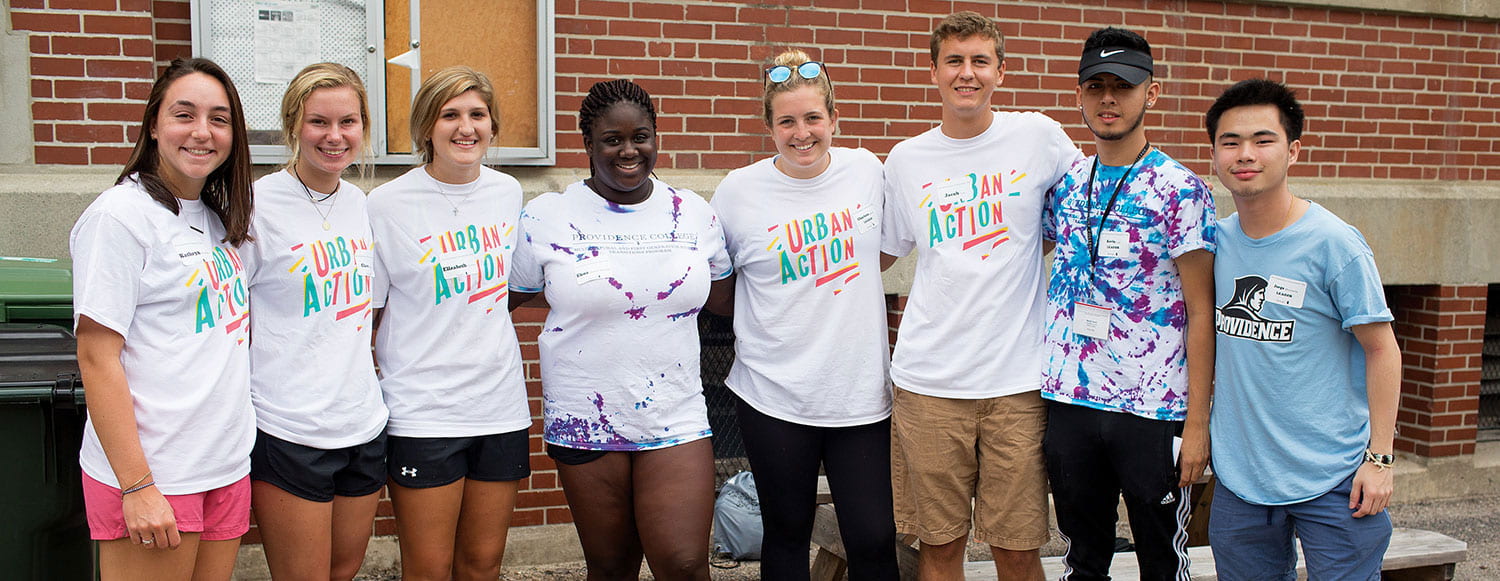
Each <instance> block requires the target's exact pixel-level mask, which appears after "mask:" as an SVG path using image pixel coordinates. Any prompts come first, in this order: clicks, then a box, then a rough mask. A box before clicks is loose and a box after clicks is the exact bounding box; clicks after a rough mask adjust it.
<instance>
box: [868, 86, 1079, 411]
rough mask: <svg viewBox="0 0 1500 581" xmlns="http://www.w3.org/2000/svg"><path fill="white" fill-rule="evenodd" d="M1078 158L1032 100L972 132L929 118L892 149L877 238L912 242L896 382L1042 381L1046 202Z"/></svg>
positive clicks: (911, 385)
mask: <svg viewBox="0 0 1500 581" xmlns="http://www.w3.org/2000/svg"><path fill="white" fill-rule="evenodd" d="M1081 158H1082V154H1081V153H1080V152H1079V151H1078V148H1076V147H1074V146H1073V142H1072V141H1070V140H1069V139H1068V136H1067V134H1066V133H1063V131H1062V127H1061V126H1059V125H1058V124H1057V122H1056V121H1053V120H1052V119H1050V118H1048V117H1047V116H1046V115H1042V114H1041V113H1035V112H1025V113H1016V112H996V113H995V119H994V121H993V122H992V123H991V124H990V127H989V129H986V130H985V132H984V133H981V134H980V135H978V136H976V137H971V138H968V139H953V138H951V137H948V136H945V135H943V132H942V128H941V127H934V128H932V129H931V130H929V131H927V132H925V133H923V134H921V135H918V136H916V137H913V138H911V139H907V140H905V141H902V142H901V143H898V144H896V146H895V147H894V148H892V149H891V154H890V156H889V157H887V158H886V162H885V187H886V195H885V201H886V203H885V216H886V219H885V228H884V229H883V230H882V233H881V250H883V251H884V252H886V253H887V254H891V255H894V256H905V255H906V254H907V253H909V252H911V251H912V249H913V248H915V249H916V250H917V271H916V278H915V279H914V280H913V281H912V287H911V296H910V297H909V298H908V299H907V303H906V310H905V313H904V314H903V315H902V317H901V328H900V331H899V332H898V334H897V337H896V352H895V354H894V355H893V356H892V359H891V380H892V381H894V382H895V384H896V385H897V386H898V387H900V388H902V389H905V390H908V391H912V392H916V393H920V394H923V395H929V396H934V397H947V398H956V399H982V398H990V397H999V396H1004V395H1011V394H1016V393H1022V392H1026V391H1030V390H1034V389H1038V388H1039V387H1040V385H1041V377H1042V356H1043V351H1042V316H1043V312H1042V311H1043V308H1044V307H1046V305H1047V294H1046V291H1047V289H1046V284H1045V283H1046V281H1045V278H1044V277H1043V271H1042V233H1041V226H1042V206H1043V204H1044V203H1045V200H1046V194H1047V190H1048V188H1051V187H1052V185H1053V184H1055V183H1057V180H1058V179H1060V178H1062V176H1063V175H1064V174H1066V173H1067V171H1068V168H1069V167H1071V166H1072V165H1073V162H1074V161H1076V160H1078V159H1081Z"/></svg>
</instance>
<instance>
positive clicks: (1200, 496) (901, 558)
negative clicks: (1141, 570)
mask: <svg viewBox="0 0 1500 581" xmlns="http://www.w3.org/2000/svg"><path fill="white" fill-rule="evenodd" d="M1212 478H1213V476H1212V472H1206V473H1204V475H1203V477H1202V478H1200V479H1199V480H1198V481H1197V482H1196V483H1194V485H1193V488H1192V491H1191V495H1190V497H1189V499H1190V501H1191V502H1192V505H1193V508H1192V514H1193V515H1198V514H1202V515H1205V516H1206V515H1207V514H1208V507H1209V505H1210V504H1211V503H1212V502H1213V480H1212ZM817 498H818V500H817V502H818V511H817V513H816V514H817V516H816V518H815V519H814V521H813V535H812V543H813V546H816V547H818V553H817V556H815V557H814V558H813V568H812V581H839V580H841V579H843V578H844V576H845V574H846V573H847V572H848V568H849V567H848V562H847V560H848V557H847V553H845V551H844V542H843V539H842V537H840V536H839V523H838V518H837V516H836V514H835V513H834V510H833V505H832V504H830V503H832V502H833V494H832V493H831V492H830V491H829V488H828V478H827V477H826V476H818V494H817ZM1200 511H1201V512H1200ZM1187 530H1188V546H1190V547H1196V546H1199V545H1207V544H1208V519H1207V518H1191V519H1190V520H1189V521H1188V528H1187ZM916 544H917V539H916V538H914V537H912V536H911V535H898V536H897V537H896V563H897V565H898V566H899V567H900V569H901V578H902V579H916V578H917V548H916V547H915V546H914V545H916ZM1205 548H1206V547H1205ZM1191 555H1192V553H1191V552H1190V553H1189V556H1191ZM1130 561H1131V563H1132V564H1133V563H1134V562H1135V559H1134V558H1132V559H1130ZM1115 562H1116V563H1118V562H1119V559H1118V558H1117V559H1116V560H1115ZM984 564H985V565H987V566H989V567H990V577H989V578H994V575H995V570H994V566H993V565H991V564H990V563H989V562H984ZM1212 569H1213V567H1212V566H1210V567H1209V570H1212ZM1133 570H1134V569H1132V571H1133ZM1048 571H1049V572H1048V576H1049V577H1051V578H1056V577H1059V576H1061V574H1062V569H1061V568H1060V566H1059V568H1058V569H1057V571H1056V573H1055V574H1054V573H1053V572H1052V571H1051V570H1050V569H1049V570H1048ZM1137 577H1139V576H1138V575H1134V574H1132V575H1131V576H1129V577H1119V578H1120V579H1132V578H1137Z"/></svg>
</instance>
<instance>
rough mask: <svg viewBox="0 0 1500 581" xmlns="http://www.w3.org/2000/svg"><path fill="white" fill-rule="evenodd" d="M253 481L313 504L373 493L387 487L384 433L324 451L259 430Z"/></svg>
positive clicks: (252, 456)
mask: <svg viewBox="0 0 1500 581" xmlns="http://www.w3.org/2000/svg"><path fill="white" fill-rule="evenodd" d="M250 479H251V480H260V481H264V482H269V483H271V484H274V485H276V487H277V488H280V489H282V490H285V491H287V492H290V493H292V494H293V495H296V496H297V497H299V498H305V499H307V500H311V501H314V502H331V501H332V500H333V497H335V496H365V495H367V494H373V493H375V492H377V491H379V490H380V487H382V486H385V432H381V433H380V435H379V436H375V439H374V440H370V441H369V442H365V443H363V444H356V445H354V446H349V447H347V448H338V449H335V450H324V449H322V448H314V447H312V446H303V445H302V444H296V443H292V442H288V441H286V440H283V439H281V438H277V437H276V436H272V435H270V434H267V433H265V432H262V431H259V430H256V432H255V447H254V448H252V449H251V450H250Z"/></svg>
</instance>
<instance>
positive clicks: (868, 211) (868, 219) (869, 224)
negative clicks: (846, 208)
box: [854, 206, 880, 234]
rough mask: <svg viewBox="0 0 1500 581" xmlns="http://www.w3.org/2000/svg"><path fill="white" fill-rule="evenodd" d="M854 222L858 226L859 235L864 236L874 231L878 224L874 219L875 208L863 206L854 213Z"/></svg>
mask: <svg viewBox="0 0 1500 581" xmlns="http://www.w3.org/2000/svg"><path fill="white" fill-rule="evenodd" d="M854 222H855V223H856V224H859V233H860V234H864V233H865V232H869V231H871V230H874V229H875V227H876V226H879V225H880V222H879V221H878V220H876V218H875V207H874V206H865V207H863V208H860V209H859V210H858V211H856V212H855V213H854Z"/></svg>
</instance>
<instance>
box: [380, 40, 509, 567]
mask: <svg viewBox="0 0 1500 581" xmlns="http://www.w3.org/2000/svg"><path fill="white" fill-rule="evenodd" d="M412 104H413V108H412V113H411V126H412V137H413V140H414V141H415V142H416V146H417V151H418V152H419V153H420V155H421V157H422V159H423V160H424V161H425V163H424V164H422V165H421V166H420V167H417V168H414V169H412V170H410V171H408V172H406V173H405V174H403V175H401V176H400V177H398V178H396V179H394V180H391V181H390V182H388V183H386V184H384V185H382V186H380V187H378V188H375V190H374V191H371V192H370V224H371V229H372V230H373V231H374V234H375V263H376V268H375V270H376V273H377V274H376V277H375V292H374V297H375V302H374V305H375V307H376V309H378V310H377V312H376V322H377V324H378V330H377V331H376V334H375V359H376V361H377V362H378V363H379V364H380V374H381V375H380V387H381V390H382V391H383V392H384V394H385V401H386V404H387V405H388V406H389V407H390V410H391V419H390V423H389V424H388V426H387V428H386V429H387V432H388V433H389V441H388V445H387V448H386V451H387V459H388V469H387V474H388V476H389V478H390V491H391V501H392V504H393V505H394V506H395V509H396V527H397V532H398V534H399V535H400V541H401V576H402V578H403V579H407V580H411V581H420V580H426V579H448V578H449V576H450V575H451V576H452V579H455V580H458V581H465V580H477V579H487V580H493V579H495V578H496V577H498V576H499V575H500V562H501V559H502V558H503V557H504V555H505V537H506V534H507V531H508V530H509V526H510V517H511V513H512V511H513V509H514V508H515V504H516V492H517V490H518V489H519V488H520V481H521V480H522V479H524V478H526V477H527V476H528V475H530V474H531V467H530V452H531V450H530V441H529V440H528V438H527V429H528V428H529V427H530V426H531V409H530V407H529V406H528V405H527V403H526V383H525V379H524V377H523V375H522V369H521V366H522V363H521V347H520V343H519V342H517V340H516V330H515V327H514V325H513V323H512V322H511V319H510V309H508V308H506V307H507V301H506V299H507V298H508V293H509V277H508V275H509V268H510V262H511V254H512V252H513V251H514V249H515V245H516V236H517V231H518V228H517V226H516V223H517V221H518V220H519V218H520V215H521V184H520V182H518V181H516V179H515V178H512V177H510V176H508V175H505V174H503V173H500V172H498V171H495V170H492V169H490V168H487V167H485V166H484V158H485V153H486V152H487V151H488V150H489V147H490V146H491V145H494V142H495V138H496V131H498V130H499V127H500V122H499V120H498V118H497V117H496V116H495V115H496V114H498V113H499V111H498V110H497V107H496V104H495V90H494V87H493V86H492V85H491V84H490V80H489V78H488V77H486V76H485V75H484V74H483V73H480V72H478V71H476V70H474V69H471V68H469V67H451V68H447V69H443V70H441V71H438V72H436V73H433V75H432V76H431V77H428V79H427V80H426V81H425V82H423V83H422V87H421V88H420V89H419V90H418V91H417V96H416V98H415V99H413V101H412Z"/></svg>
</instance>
